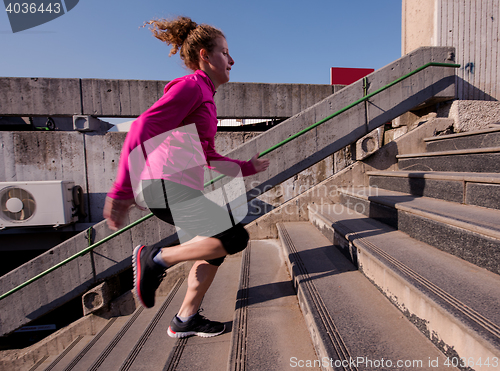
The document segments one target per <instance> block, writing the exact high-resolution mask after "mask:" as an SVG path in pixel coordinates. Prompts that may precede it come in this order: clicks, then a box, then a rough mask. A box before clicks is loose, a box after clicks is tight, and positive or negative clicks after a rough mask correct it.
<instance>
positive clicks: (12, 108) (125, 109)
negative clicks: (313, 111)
mask: <svg viewBox="0 0 500 371" xmlns="http://www.w3.org/2000/svg"><path fill="white" fill-rule="evenodd" d="M166 83H168V81H144V80H104V79H55V78H23V77H0V116H72V115H79V114H82V115H93V116H97V117H137V116H139V115H140V114H141V113H142V112H144V111H145V110H146V109H148V108H149V107H151V105H152V104H153V103H154V102H156V101H157V100H158V99H159V98H160V97H161V96H162V95H163V89H164V87H165V85H166ZM338 89H339V87H335V86H332V85H312V84H309V85H308V84H259V83H236V82H235V83H227V84H224V85H222V86H221V87H220V88H219V89H218V90H217V93H216V95H215V104H216V105H217V111H218V117H219V118H220V119H224V118H288V117H290V116H293V115H295V114H297V113H299V112H300V111H302V110H304V109H306V108H307V107H310V106H311V105H313V104H314V103H316V102H319V101H320V100H322V99H324V98H326V97H327V96H329V95H331V94H333V93H334V92H335V91H337V90H338Z"/></svg>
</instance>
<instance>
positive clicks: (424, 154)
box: [396, 147, 500, 159]
mask: <svg viewBox="0 0 500 371" xmlns="http://www.w3.org/2000/svg"><path fill="white" fill-rule="evenodd" d="M496 152H500V147H487V148H469V149H456V150H449V151H436V152H422V153H410V154H407V155H397V156H396V158H397V159H405V158H416V157H437V156H456V155H468V154H477V153H496Z"/></svg>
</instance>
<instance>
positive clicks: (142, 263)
mask: <svg viewBox="0 0 500 371" xmlns="http://www.w3.org/2000/svg"><path fill="white" fill-rule="evenodd" d="M159 251H160V248H159V247H156V248H154V247H151V246H145V245H139V246H137V247H136V248H135V249H134V252H133V254H132V266H133V268H134V292H135V295H136V297H137V299H139V302H140V303H141V304H142V305H143V306H144V307H146V308H151V307H154V305H155V292H156V289H157V288H158V286H160V283H161V281H162V280H163V278H165V276H166V275H167V272H166V269H165V268H164V267H162V266H161V265H159V264H157V263H155V262H154V261H153V257H154V256H155V255H156V254H158V252H159Z"/></svg>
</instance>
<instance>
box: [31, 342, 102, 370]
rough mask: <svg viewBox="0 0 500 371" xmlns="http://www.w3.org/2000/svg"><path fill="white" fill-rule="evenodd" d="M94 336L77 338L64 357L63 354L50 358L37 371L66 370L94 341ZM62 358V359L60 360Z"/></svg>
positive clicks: (65, 351) (66, 350)
mask: <svg viewBox="0 0 500 371" xmlns="http://www.w3.org/2000/svg"><path fill="white" fill-rule="evenodd" d="M92 339H93V336H92V335H85V336H80V337H78V338H76V339H75V340H74V341H73V342H72V343H71V344H69V345H68V347H72V348H71V350H68V347H66V349H65V350H64V351H63V353H66V354H64V356H62V354H58V355H52V356H49V357H48V358H47V359H46V360H45V361H44V362H43V363H41V364H40V365H39V366H38V367H37V368H36V370H37V371H42V370H46V369H47V368H48V367H50V371H59V370H64V369H65V368H66V367H67V366H68V365H69V363H70V362H71V360H72V359H73V358H74V357H76V356H77V355H78V354H79V353H80V352H81V350H82V349H83V348H85V346H86V345H87V344H88V343H90V341H92ZM59 358H60V359H59Z"/></svg>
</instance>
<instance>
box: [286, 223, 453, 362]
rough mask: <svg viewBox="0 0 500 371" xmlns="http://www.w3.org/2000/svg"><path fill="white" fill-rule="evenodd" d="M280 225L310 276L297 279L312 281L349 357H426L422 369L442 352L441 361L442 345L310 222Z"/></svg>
mask: <svg viewBox="0 0 500 371" xmlns="http://www.w3.org/2000/svg"><path fill="white" fill-rule="evenodd" d="M280 225H282V226H284V228H285V229H286V232H287V233H288V235H289V237H290V239H291V240H292V241H293V245H294V246H295V248H296V249H297V255H298V256H299V259H300V260H301V261H302V263H303V265H304V267H305V269H306V270H307V273H308V277H307V276H305V275H302V276H301V277H298V279H299V281H300V282H312V283H313V284H314V287H315V290H317V292H318V293H319V295H320V296H321V300H322V301H323V303H324V305H325V307H326V309H327V311H328V315H329V316H330V317H331V319H332V320H333V322H334V325H335V327H336V329H337V330H338V333H339V334H340V336H341V337H342V339H343V341H344V342H345V344H346V346H347V348H348V350H349V353H350V356H351V357H353V358H356V357H366V358H369V359H372V360H373V359H379V360H380V359H381V358H382V356H383V357H384V358H385V359H386V360H387V359H389V360H393V361H394V362H395V360H401V359H412V360H422V361H423V363H422V367H421V368H419V369H431V368H430V367H428V363H427V360H428V357H431V358H432V359H436V358H437V357H439V358H440V363H441V364H442V362H443V361H444V356H443V355H442V354H441V353H440V352H439V351H438V349H437V348H436V347H435V346H434V345H433V344H432V343H431V342H430V341H428V340H427V339H426V338H425V337H424V335H423V334H422V333H420V332H419V331H418V330H417V328H416V327H414V326H413V325H412V324H411V323H410V322H409V321H408V320H407V319H406V317H404V316H403V314H402V313H401V312H400V311H399V310H398V309H396V308H395V307H394V306H393V305H392V304H391V303H390V302H389V300H388V299H387V298H385V297H384V296H383V295H381V294H380V292H379V291H378V290H377V288H376V287H375V286H373V285H372V284H371V283H370V282H369V281H368V279H367V278H366V277H365V276H363V275H362V273H361V272H359V271H358V270H357V269H356V267H354V266H353V265H352V263H351V262H349V261H348V260H347V259H346V258H345V257H344V256H343V255H342V254H341V253H340V251H338V249H336V248H335V247H334V246H332V245H331V243H330V242H329V241H328V239H327V238H326V237H324V236H323V235H322V234H321V233H320V232H319V231H318V230H317V229H316V228H315V227H314V226H313V225H312V224H310V223H309V222H291V223H282V224H280ZM290 255H291V256H292V258H294V257H293V254H290ZM292 264H299V263H295V262H294V263H292ZM317 315H318V314H317V313H312V316H317ZM325 336H326V335H325ZM361 366H362V365H361ZM393 366H395V365H393ZM426 367H428V368H426Z"/></svg>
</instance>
